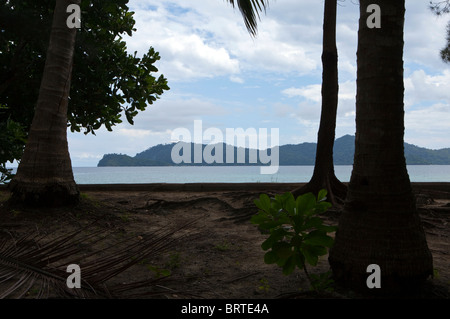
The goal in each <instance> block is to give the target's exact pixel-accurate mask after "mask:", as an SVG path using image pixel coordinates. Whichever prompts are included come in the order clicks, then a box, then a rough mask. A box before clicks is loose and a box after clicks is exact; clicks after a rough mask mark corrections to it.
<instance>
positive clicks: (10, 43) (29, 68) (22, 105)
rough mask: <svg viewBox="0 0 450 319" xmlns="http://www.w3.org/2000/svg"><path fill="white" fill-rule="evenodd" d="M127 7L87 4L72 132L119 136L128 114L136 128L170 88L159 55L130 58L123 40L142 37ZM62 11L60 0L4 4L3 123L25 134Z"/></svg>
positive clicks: (123, 2)
mask: <svg viewBox="0 0 450 319" xmlns="http://www.w3.org/2000/svg"><path fill="white" fill-rule="evenodd" d="M127 3H128V0H119V1H114V2H110V1H101V0H93V1H87V0H83V1H82V3H81V11H82V12H81V20H82V25H81V29H80V31H78V34H77V39H76V44H75V56H74V67H73V70H72V81H71V93H70V97H69V110H68V125H69V126H70V129H71V130H72V131H81V130H83V131H84V132H85V133H86V134H87V133H93V134H95V131H96V130H97V129H99V128H100V127H102V126H104V127H105V128H106V129H108V130H112V127H113V126H114V125H117V124H119V123H121V122H122V119H123V117H122V116H123V115H125V118H126V120H127V121H128V122H129V123H131V124H133V119H134V117H135V116H136V115H137V114H138V113H139V112H140V111H144V110H145V109H146V107H147V105H149V104H153V103H154V102H155V101H156V100H157V99H158V98H159V96H160V95H161V94H163V92H164V91H165V90H169V87H168V85H167V79H165V78H164V76H163V75H160V76H159V77H155V76H153V74H154V73H156V72H158V69H157V68H156V67H155V65H154V64H155V63H156V62H157V61H158V60H159V59H160V56H159V54H158V52H156V51H155V50H154V49H153V48H152V47H150V48H149V50H148V52H147V53H145V54H144V55H143V57H142V58H139V57H137V56H136V52H135V53H134V54H129V53H128V52H127V48H126V43H125V41H123V40H122V37H123V36H124V35H125V34H126V35H128V36H131V35H132V34H133V32H134V31H136V29H135V28H134V24H135V21H134V19H133V12H129V8H128V7H127ZM54 7H55V0H35V1H22V0H10V1H6V0H0V32H1V37H0V104H2V105H4V106H5V107H7V109H6V111H5V112H2V113H1V114H0V123H5V122H6V121H7V120H8V119H10V120H11V121H14V122H16V123H20V125H21V126H22V127H23V128H24V131H25V132H28V131H29V128H30V125H31V121H32V119H33V115H34V107H35V104H36V101H37V98H38V94H39V88H40V82H41V79H42V74H43V70H44V64H45V60H46V54H47V48H48V41H49V36H50V28H51V22H52V16H53V10H54ZM10 155H11V156H13V154H12V153H11V154H10ZM17 155H18V154H14V158H15V159H20V155H21V154H19V156H17Z"/></svg>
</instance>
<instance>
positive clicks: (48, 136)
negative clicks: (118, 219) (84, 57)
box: [10, 0, 81, 205]
mask: <svg viewBox="0 0 450 319" xmlns="http://www.w3.org/2000/svg"><path fill="white" fill-rule="evenodd" d="M80 2H81V0H58V1H56V5H55V11H54V15H53V22H52V30H51V34H50V42H49V46H48V51H47V58H46V62H45V67H44V73H43V76H42V82H41V87H40V90H39V97H38V101H37V104H36V108H35V114H34V118H33V122H32V125H31V128H30V132H29V136H28V141H27V144H26V146H25V151H24V154H23V157H22V160H21V162H20V164H19V167H18V169H17V174H16V176H15V177H14V179H13V180H12V181H11V183H10V189H11V192H12V197H11V200H12V201H16V200H18V201H20V202H25V203H27V204H32V205H42V204H45V205H53V204H68V203H74V202H77V201H78V198H79V190H78V187H77V185H76V183H75V181H74V178H73V172H72V165H71V160H70V155H69V149H68V143H67V105H68V97H69V91H70V82H71V73H72V64H73V63H72V61H73V54H74V47H75V37H76V32H77V30H76V29H73V28H72V29H71V28H69V27H68V26H67V18H68V14H67V13H66V10H67V7H68V6H69V5H70V4H78V5H79V4H80Z"/></svg>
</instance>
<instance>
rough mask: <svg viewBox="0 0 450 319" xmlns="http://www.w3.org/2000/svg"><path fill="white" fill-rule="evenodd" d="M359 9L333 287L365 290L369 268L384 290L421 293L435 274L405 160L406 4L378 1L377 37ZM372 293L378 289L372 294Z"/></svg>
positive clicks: (363, 4)
mask: <svg viewBox="0 0 450 319" xmlns="http://www.w3.org/2000/svg"><path fill="white" fill-rule="evenodd" d="M371 3H373V0H361V1H360V21H359V32H358V52H357V66H358V73H357V97H356V140H355V157H354V164H353V171H352V176H351V180H350V183H349V188H348V194H347V198H346V202H345V207H344V211H343V213H342V216H341V218H340V220H339V227H338V231H337V233H336V240H335V245H334V246H333V248H332V249H331V251H330V255H329V262H330V265H331V268H332V270H333V274H334V276H335V278H336V280H337V281H338V282H340V283H342V284H347V285H349V286H350V287H352V288H361V289H366V290H368V288H367V286H366V280H367V277H368V276H369V274H368V273H367V272H366V271H367V267H368V266H369V265H370V264H377V265H379V266H380V268H381V289H379V291H383V292H392V291H398V290H402V291H404V290H403V289H404V288H408V289H410V288H414V287H420V284H421V283H423V282H424V280H425V279H426V278H427V277H428V276H429V275H432V273H433V264H432V256H431V253H430V251H429V249H428V246H427V242H426V238H425V233H424V231H423V228H422V225H421V221H420V218H419V216H418V213H417V210H416V206H415V199H414V196H413V193H412V189H411V183H410V180H409V176H408V172H407V169H406V161H405V157H404V148H403V147H404V144H403V135H404V104H403V98H404V84H403V25H404V16H405V1H404V0H396V1H392V0H379V1H377V4H378V5H379V6H380V8H381V21H382V22H381V23H382V24H381V29H377V28H374V29H370V28H368V26H367V23H366V20H367V18H368V15H369V14H368V13H367V12H366V10H367V7H368V5H370V4H371ZM375 290H377V289H375Z"/></svg>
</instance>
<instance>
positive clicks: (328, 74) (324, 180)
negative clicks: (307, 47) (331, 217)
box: [292, 0, 347, 205]
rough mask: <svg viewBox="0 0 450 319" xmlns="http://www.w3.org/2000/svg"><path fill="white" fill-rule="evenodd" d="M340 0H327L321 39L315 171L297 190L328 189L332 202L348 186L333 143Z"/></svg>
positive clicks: (338, 201) (339, 199) (341, 197)
mask: <svg viewBox="0 0 450 319" xmlns="http://www.w3.org/2000/svg"><path fill="white" fill-rule="evenodd" d="M336 9H337V0H325V3H324V18H323V42H322V92H321V94H322V110H321V115H320V126H319V131H318V134H317V149H316V159H315V165H314V172H313V176H312V177H311V180H310V181H309V182H308V183H307V184H305V185H304V186H302V187H299V188H297V189H295V190H294V191H293V192H292V193H293V194H294V196H298V195H300V194H304V193H308V192H313V193H315V194H317V193H318V192H319V191H320V190H321V189H326V190H327V192H328V196H329V200H330V202H331V203H333V204H335V205H336V204H341V203H342V201H343V200H344V199H345V196H346V192H347V187H346V186H345V185H344V184H343V183H342V182H341V181H339V180H338V178H337V177H336V175H335V173H334V164H333V146H334V139H335V131H336V115H337V107H338V91H339V83H338V52H337V47H336V13H337V12H336V11H337V10H336Z"/></svg>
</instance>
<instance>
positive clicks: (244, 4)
mask: <svg viewBox="0 0 450 319" xmlns="http://www.w3.org/2000/svg"><path fill="white" fill-rule="evenodd" d="M228 2H229V3H230V4H231V5H232V6H233V8H234V7H235V3H237V6H238V8H239V11H241V14H242V17H243V18H244V23H245V26H246V27H247V30H248V32H250V34H251V35H252V36H256V33H257V31H258V21H257V20H259V19H260V15H259V12H262V11H264V12H265V11H266V8H267V7H268V5H269V1H268V0H228Z"/></svg>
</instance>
